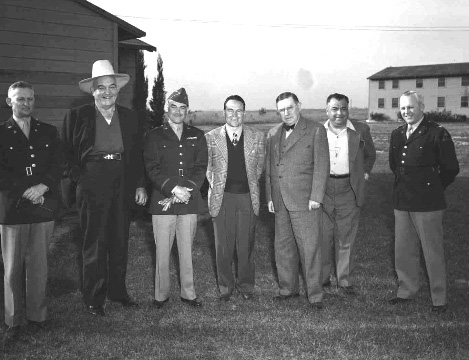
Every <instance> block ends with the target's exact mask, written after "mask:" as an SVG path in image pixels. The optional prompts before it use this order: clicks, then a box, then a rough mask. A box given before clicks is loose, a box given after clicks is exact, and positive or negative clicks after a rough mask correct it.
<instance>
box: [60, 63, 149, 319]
mask: <svg viewBox="0 0 469 360" xmlns="http://www.w3.org/2000/svg"><path fill="white" fill-rule="evenodd" d="M128 81H129V75H127V74H115V73H114V69H113V68H112V65H111V63H110V62H109V61H108V60H98V61H96V62H95V63H94V64H93V71H92V77H91V78H88V79H85V80H82V81H81V82H80V84H79V86H80V89H81V90H83V91H84V92H87V93H89V94H92V95H93V97H94V104H89V105H84V106H81V107H78V108H74V109H71V110H70V111H69V112H68V113H67V114H66V116H65V119H64V124H63V127H62V139H63V142H64V148H65V156H66V174H67V175H68V176H69V177H70V178H71V179H72V180H74V181H77V205H78V210H79V215H80V224H81V229H82V232H83V300H84V302H85V305H86V310H87V311H88V312H89V313H91V314H93V315H101V316H103V315H104V303H105V300H106V297H107V298H108V299H110V300H111V301H116V302H119V303H121V304H122V305H123V306H125V307H129V306H137V305H138V304H137V303H136V302H135V301H133V300H132V299H131V298H130V297H129V295H128V293H127V289H126V285H125V275H126V271H127V252H128V236H129V225H130V211H129V208H130V206H131V204H132V203H134V202H136V203H137V204H139V205H144V204H145V202H146V200H147V194H146V191H145V188H144V186H145V181H144V172H143V157H142V139H143V137H142V133H141V131H140V130H141V128H140V126H139V123H138V117H137V114H136V113H135V112H134V111H132V110H130V109H127V108H124V107H121V106H119V105H116V99H117V95H118V93H119V90H120V89H121V88H122V87H123V86H124V85H126V84H127V82H128Z"/></svg>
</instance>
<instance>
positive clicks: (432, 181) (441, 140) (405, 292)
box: [389, 91, 459, 312]
mask: <svg viewBox="0 0 469 360" xmlns="http://www.w3.org/2000/svg"><path fill="white" fill-rule="evenodd" d="M399 107H400V111H401V114H402V117H403V118H404V120H405V122H406V124H405V125H402V126H400V127H398V128H397V129H396V130H394V131H393V132H392V134H391V142H390V147H389V166H390V168H391V170H392V172H393V173H394V176H395V181H394V189H393V205H394V216H395V219H396V222H395V236H396V239H395V267H396V272H397V278H398V285H399V287H398V290H397V295H396V297H394V298H392V299H390V300H389V303H390V304H397V303H403V302H406V301H409V300H411V299H412V298H413V297H414V296H415V295H416V293H417V291H418V289H419V272H420V247H421V248H422V251H423V256H424V258H425V264H426V266H427V273H428V277H429V282H430V293H431V297H432V302H433V308H432V310H433V311H435V312H444V311H445V310H446V301H447V300H446V269H445V256H444V247H443V212H444V209H446V202H445V196H444V190H445V189H446V187H447V186H448V185H449V184H451V183H452V182H453V181H454V178H455V177H456V175H457V174H458V173H459V163H458V159H457V158H456V153H455V149H454V144H453V141H452V139H451V136H450V134H449V133H448V131H446V129H445V128H443V127H442V126H440V125H438V124H436V123H434V122H430V121H428V120H426V119H425V118H424V113H423V110H424V104H423V98H422V97H421V95H420V94H418V93H417V92H415V91H407V92H405V93H404V94H403V95H402V96H401V97H400V99H399Z"/></svg>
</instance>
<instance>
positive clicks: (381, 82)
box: [378, 80, 386, 89]
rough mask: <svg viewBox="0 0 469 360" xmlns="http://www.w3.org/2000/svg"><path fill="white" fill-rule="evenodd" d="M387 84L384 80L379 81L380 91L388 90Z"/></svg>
mask: <svg viewBox="0 0 469 360" xmlns="http://www.w3.org/2000/svg"><path fill="white" fill-rule="evenodd" d="M385 85H386V82H385V81H384V80H379V84H378V89H386V86H385Z"/></svg>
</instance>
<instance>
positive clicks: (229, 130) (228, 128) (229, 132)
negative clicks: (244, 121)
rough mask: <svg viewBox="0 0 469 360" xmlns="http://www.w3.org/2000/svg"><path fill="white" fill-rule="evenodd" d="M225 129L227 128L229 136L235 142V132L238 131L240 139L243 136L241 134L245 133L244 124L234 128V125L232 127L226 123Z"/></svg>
mask: <svg viewBox="0 0 469 360" xmlns="http://www.w3.org/2000/svg"><path fill="white" fill-rule="evenodd" d="M225 130H226V133H227V134H228V137H229V138H230V140H231V142H233V134H235V133H236V135H237V136H238V137H237V140H238V141H239V139H240V138H241V134H242V133H243V127H242V126H239V127H237V128H234V127H231V126H229V125H226V124H225Z"/></svg>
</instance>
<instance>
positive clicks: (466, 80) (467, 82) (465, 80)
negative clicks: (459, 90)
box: [461, 76, 469, 86]
mask: <svg viewBox="0 0 469 360" xmlns="http://www.w3.org/2000/svg"><path fill="white" fill-rule="evenodd" d="M461 86H469V76H463V77H462V78H461Z"/></svg>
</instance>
